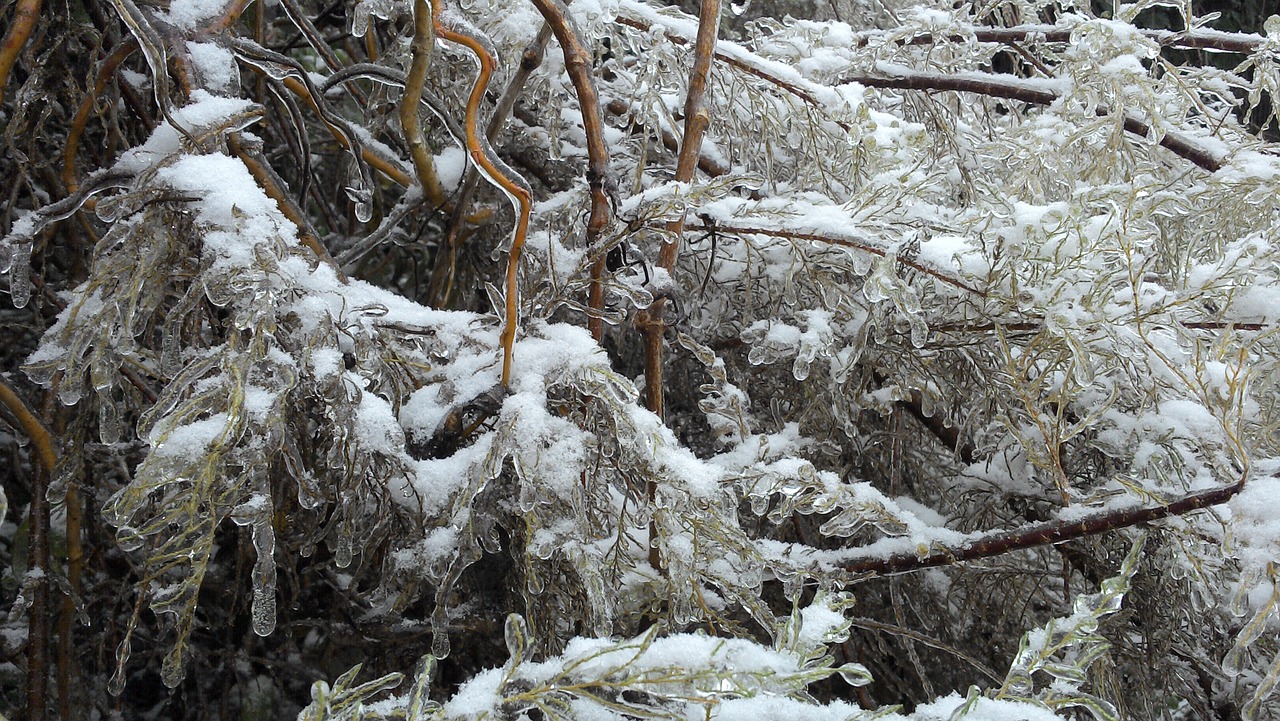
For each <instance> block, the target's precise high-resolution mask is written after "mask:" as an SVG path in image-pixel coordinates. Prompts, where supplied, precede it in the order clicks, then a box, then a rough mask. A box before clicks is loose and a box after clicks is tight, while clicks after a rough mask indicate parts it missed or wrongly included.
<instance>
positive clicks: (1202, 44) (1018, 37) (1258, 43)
mask: <svg viewBox="0 0 1280 721" xmlns="http://www.w3.org/2000/svg"><path fill="white" fill-rule="evenodd" d="M1136 29H1137V31H1138V33H1139V34H1141V35H1143V36H1144V37H1146V38H1147V39H1149V40H1154V41H1155V42H1157V43H1159V44H1160V45H1162V46H1164V47H1168V48H1176V49H1179V50H1217V51H1219V52H1227V53H1240V54H1243V55H1250V54H1252V53H1255V52H1257V51H1258V48H1260V47H1262V44H1263V43H1264V42H1266V38H1263V37H1261V36H1258V35H1251V34H1247V33H1228V32H1220V31H1216V30H1191V31H1186V32H1177V31H1173V30H1146V29H1143V28H1136ZM1072 32H1073V30H1072V29H1071V28H1062V27H1057V26H1054V25H1019V26H1014V27H1008V28H974V29H973V37H974V38H975V39H976V40H977V41H978V42H980V43H1001V44H1006V43H1016V42H1026V41H1036V40H1039V41H1042V42H1047V43H1065V42H1069V41H1070V40H1071V33H1072ZM877 35H883V33H862V34H860V35H858V36H857V37H855V38H854V45H855V46H856V47H865V46H867V45H869V44H870V43H871V41H872V40H875V39H876V36H877ZM944 39H945V40H948V41H952V42H965V41H967V40H968V39H969V38H968V36H964V35H947V36H944ZM937 42H940V39H939V38H938V37H937V36H935V35H933V34H932V33H922V34H920V35H915V36H913V37H911V38H910V39H908V40H905V41H902V42H901V43H900V44H903V45H932V44H934V43H937Z"/></svg>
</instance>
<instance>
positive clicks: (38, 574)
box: [0, 378, 58, 720]
mask: <svg viewBox="0 0 1280 721" xmlns="http://www.w3.org/2000/svg"><path fill="white" fill-rule="evenodd" d="M0 404H3V405H4V406H5V407H6V408H8V409H9V412H10V413H11V414H12V415H13V417H14V418H15V419H17V421H18V426H19V427H21V428H22V431H23V432H24V433H26V434H27V438H29V439H30V440H31V445H32V447H34V449H35V468H34V469H33V473H32V474H31V475H32V478H31V508H30V517H29V524H30V525H29V526H28V534H27V537H28V538H29V539H30V550H29V554H30V564H29V568H30V570H29V571H28V572H27V578H28V579H29V580H30V582H31V587H30V591H31V606H30V607H29V608H28V609H27V624H28V626H27V718H29V719H41V720H42V719H44V716H45V701H46V698H47V691H48V679H47V673H48V668H49V660H48V654H47V648H46V647H45V644H46V643H47V642H48V640H49V615H50V614H49V585H48V578H47V577H48V568H49V508H48V504H47V502H46V501H45V493H46V486H47V484H48V482H49V479H50V478H52V477H53V469H54V467H55V466H56V465H57V462H58V459H57V456H56V454H55V453H54V451H53V438H52V437H51V436H50V435H49V431H48V430H47V429H46V428H45V427H44V424H43V423H41V422H40V419H39V418H36V416H35V414H34V413H32V412H31V409H29V408H27V404H26V403H23V402H22V399H21V398H20V397H18V394H17V393H15V392H14V391H13V389H12V388H10V387H9V384H8V383H6V382H5V381H4V379H3V378H0Z"/></svg>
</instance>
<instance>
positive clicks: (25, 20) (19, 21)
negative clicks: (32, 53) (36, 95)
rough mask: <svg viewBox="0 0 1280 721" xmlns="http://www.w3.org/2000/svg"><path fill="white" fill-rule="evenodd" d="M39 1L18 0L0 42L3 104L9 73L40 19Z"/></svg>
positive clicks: (1, 97)
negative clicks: (6, 30)
mask: <svg viewBox="0 0 1280 721" xmlns="http://www.w3.org/2000/svg"><path fill="white" fill-rule="evenodd" d="M40 1H41V0H18V3H17V5H15V6H14V9H13V21H12V24H11V25H10V26H9V32H7V33H5V36H4V41H3V42H0V102H4V89H5V87H6V86H8V84H9V73H10V72H12V71H13V66H14V64H15V63H17V62H18V55H20V54H21V53H22V48H23V47H24V46H25V45H26V44H27V40H28V39H30V37H31V31H32V30H34V29H35V26H36V20H38V19H39V17H40Z"/></svg>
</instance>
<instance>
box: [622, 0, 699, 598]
mask: <svg viewBox="0 0 1280 721" xmlns="http://www.w3.org/2000/svg"><path fill="white" fill-rule="evenodd" d="M719 33H720V0H702V2H701V3H700V5H699V7H698V37H697V40H696V41H695V43H694V50H693V69H692V70H691V71H690V73H689V90H688V92H687V93H686V95H685V100H684V137H683V138H682V139H681V143H680V155H679V158H678V159H677V162H676V175H675V180H676V182H680V183H689V182H692V181H693V178H694V174H695V173H696V172H697V169H698V156H699V154H700V152H701V150H702V138H703V136H704V135H705V134H706V132H707V128H708V127H709V126H710V125H711V111H710V109H709V108H708V107H707V106H708V98H707V96H708V94H709V89H708V87H707V80H708V79H709V78H710V76H711V63H712V58H713V57H714V55H715V49H716V43H717V42H718V36H719ZM667 230H668V231H670V232H671V238H670V239H669V242H666V243H663V245H662V250H661V251H660V252H659V255H658V266H659V267H661V268H663V269H664V270H666V271H667V272H668V274H669V273H670V271H671V269H672V268H674V267H675V265H676V259H677V258H678V257H679V254H680V236H681V234H682V233H683V230H684V218H680V219H678V220H674V221H672V222H671V223H669V224H668V226H667ZM666 306H667V299H666V298H665V297H663V296H662V295H658V296H657V297H655V298H654V301H653V304H652V305H650V306H649V307H648V308H646V309H644V310H642V311H640V312H639V313H638V314H637V316H636V325H637V326H638V327H639V328H640V332H641V333H642V334H643V336H644V366H645V369H644V382H645V404H646V405H647V406H648V408H649V410H651V411H653V413H654V415H656V416H657V417H658V418H659V419H663V415H664V413H663V411H664V409H663V405H664V398H663V394H664V392H665V389H664V382H663V368H662V355H663V332H664V331H665V330H666V323H665V322H664V320H663V316H664V315H665V311H666ZM645 492H646V494H647V495H648V498H649V502H650V503H651V504H652V503H653V502H654V499H655V498H656V497H657V492H658V485H657V483H656V482H655V481H652V480H650V481H648V482H647V483H646V484H645ZM657 531H658V528H657V520H656V514H655V518H654V519H652V520H650V521H649V537H650V538H651V539H653V538H657ZM661 561H662V558H661V554H660V553H659V551H658V547H657V545H656V544H653V543H650V544H649V565H651V566H653V568H654V569H655V570H657V571H658V572H659V573H665V571H664V570H663V568H662V563H661Z"/></svg>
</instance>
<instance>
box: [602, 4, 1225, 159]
mask: <svg viewBox="0 0 1280 721" xmlns="http://www.w3.org/2000/svg"><path fill="white" fill-rule="evenodd" d="M618 22H619V23H622V24H624V25H629V26H631V27H634V28H637V29H641V30H648V29H649V26H648V24H647V23H644V22H641V21H638V20H634V19H631V18H618ZM667 39H669V40H671V42H673V43H676V44H678V45H682V44H687V43H688V42H689V40H688V39H687V38H684V37H682V36H680V35H676V34H674V33H667ZM715 58H716V60H719V61H720V62H723V63H725V64H726V65H730V66H732V67H735V68H737V69H739V70H741V71H743V72H745V73H748V74H751V75H754V76H755V77H757V78H760V79H761V80H764V81H766V82H768V83H770V84H772V85H774V86H775V87H778V88H779V89H781V90H783V91H784V92H786V93H788V94H790V95H793V96H795V97H797V98H799V99H800V100H803V101H804V102H805V103H807V104H809V105H811V106H813V107H815V108H820V107H821V105H820V104H819V103H818V101H817V99H816V98H814V97H813V95H812V94H810V93H809V92H808V91H806V90H804V89H803V88H799V87H796V86H795V85H793V84H792V83H789V82H787V81H785V80H782V79H781V78H778V77H775V76H773V75H770V74H769V73H767V72H765V71H763V70H761V69H759V68H757V67H754V66H752V65H751V64H749V63H746V62H743V61H742V60H740V59H738V58H735V57H732V56H730V55H728V54H725V53H716V54H715ZM1018 80H1020V78H1013V77H1010V78H1007V79H1002V78H1000V76H997V75H990V76H989V77H986V78H981V77H973V76H972V75H968V76H954V75H937V74H929V73H911V74H909V75H908V74H901V75H892V76H877V75H865V74H862V75H851V76H849V77H844V78H841V79H840V83H841V84H846V83H860V84H862V85H865V86H867V87H875V88H889V89H895V90H921V91H955V92H967V93H975V94H979V95H987V96H989V97H996V98H1005V99H1008V100H1018V101H1021V102H1026V103H1030V104H1032V105H1050V104H1052V103H1053V102H1055V101H1056V100H1058V98H1059V96H1058V94H1057V93H1055V92H1053V91H1051V90H1045V89H1043V88H1037V87H1032V86H1030V85H1029V84H1025V83H1017V82H1016V81H1018ZM1097 113H1098V115H1100V116H1106V115H1109V114H1110V113H1109V111H1108V110H1107V109H1106V108H1101V107H1100V108H1098V109H1097ZM841 127H845V129H848V128H847V126H844V125H842V126H841ZM1124 129H1125V131H1126V132H1128V133H1130V134H1132V135H1136V136H1139V137H1143V138H1146V137H1149V136H1150V134H1151V127H1150V126H1149V125H1148V124H1146V123H1144V122H1142V121H1141V120H1138V119H1137V118H1131V117H1128V116H1126V117H1125V118H1124ZM1160 145H1161V146H1162V147H1164V148H1165V149H1167V150H1169V151H1171V152H1173V153H1174V154H1175V155H1178V156H1179V157H1181V158H1183V159H1185V160H1189V161H1191V162H1192V163H1194V164H1195V165H1197V166H1199V167H1201V168H1203V169H1205V170H1207V171H1209V172H1213V171H1216V170H1218V169H1220V168H1221V167H1222V159H1221V158H1219V157H1217V156H1216V155H1214V154H1213V153H1212V152H1210V151H1209V150H1207V149H1206V148H1202V147H1200V146H1198V145H1196V144H1195V143H1194V142H1192V141H1191V140H1190V139H1188V138H1184V137H1182V136H1180V135H1177V134H1174V133H1166V134H1165V136H1164V137H1163V138H1161V139H1160Z"/></svg>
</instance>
